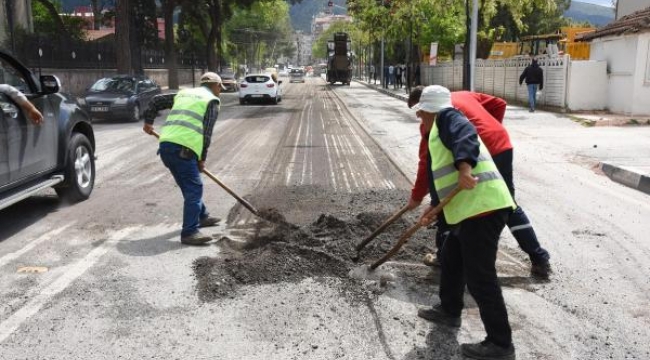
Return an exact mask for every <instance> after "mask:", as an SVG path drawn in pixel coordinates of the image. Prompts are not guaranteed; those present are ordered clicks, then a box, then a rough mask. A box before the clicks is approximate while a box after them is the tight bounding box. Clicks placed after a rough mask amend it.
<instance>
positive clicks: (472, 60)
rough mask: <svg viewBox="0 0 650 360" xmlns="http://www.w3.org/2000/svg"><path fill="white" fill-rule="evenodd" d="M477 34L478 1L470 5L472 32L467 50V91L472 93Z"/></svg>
mask: <svg viewBox="0 0 650 360" xmlns="http://www.w3.org/2000/svg"><path fill="white" fill-rule="evenodd" d="M477 33H478V0H474V3H473V5H472V31H471V36H470V39H469V40H470V49H469V64H470V65H469V74H470V75H469V90H470V91H474V79H475V76H474V75H475V69H476V46H477V45H476V43H477Z"/></svg>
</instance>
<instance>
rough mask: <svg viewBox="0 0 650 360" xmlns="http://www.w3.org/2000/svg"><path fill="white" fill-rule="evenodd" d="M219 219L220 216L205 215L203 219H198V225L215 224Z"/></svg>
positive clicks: (208, 225) (207, 225)
mask: <svg viewBox="0 0 650 360" xmlns="http://www.w3.org/2000/svg"><path fill="white" fill-rule="evenodd" d="M219 221H221V219H220V218H218V217H214V216H209V215H208V216H206V217H204V218H203V219H201V220H200V221H199V227H202V228H203V227H210V226H215V225H217V224H218V223H219Z"/></svg>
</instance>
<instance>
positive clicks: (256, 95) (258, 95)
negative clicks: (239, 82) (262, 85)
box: [251, 94, 262, 97]
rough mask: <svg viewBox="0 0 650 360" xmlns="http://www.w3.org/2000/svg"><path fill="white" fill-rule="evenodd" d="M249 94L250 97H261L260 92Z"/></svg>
mask: <svg viewBox="0 0 650 360" xmlns="http://www.w3.org/2000/svg"><path fill="white" fill-rule="evenodd" d="M251 96H252V97H262V95H260V94H253V95H251Z"/></svg>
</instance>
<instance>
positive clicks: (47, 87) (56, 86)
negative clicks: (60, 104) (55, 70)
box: [40, 75, 61, 95]
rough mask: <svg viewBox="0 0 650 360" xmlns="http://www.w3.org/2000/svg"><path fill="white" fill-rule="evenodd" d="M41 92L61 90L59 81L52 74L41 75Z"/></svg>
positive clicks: (44, 93) (53, 92)
mask: <svg viewBox="0 0 650 360" xmlns="http://www.w3.org/2000/svg"><path fill="white" fill-rule="evenodd" d="M40 80H41V94H43V95H48V94H55V93H58V92H59V90H61V81H60V80H59V78H58V77H56V76H54V75H41V77H40Z"/></svg>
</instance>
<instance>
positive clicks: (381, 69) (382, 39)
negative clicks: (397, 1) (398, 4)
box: [379, 0, 388, 86]
mask: <svg viewBox="0 0 650 360" xmlns="http://www.w3.org/2000/svg"><path fill="white" fill-rule="evenodd" d="M384 1H385V0H381V7H384ZM384 42H385V40H384V31H383V30H382V32H381V50H380V51H381V55H380V59H381V60H380V69H379V71H381V86H384V81H386V79H384ZM386 86H388V85H386Z"/></svg>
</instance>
